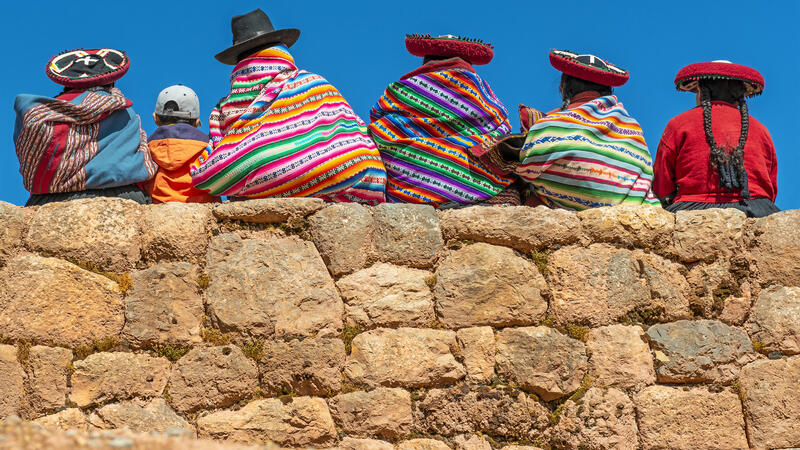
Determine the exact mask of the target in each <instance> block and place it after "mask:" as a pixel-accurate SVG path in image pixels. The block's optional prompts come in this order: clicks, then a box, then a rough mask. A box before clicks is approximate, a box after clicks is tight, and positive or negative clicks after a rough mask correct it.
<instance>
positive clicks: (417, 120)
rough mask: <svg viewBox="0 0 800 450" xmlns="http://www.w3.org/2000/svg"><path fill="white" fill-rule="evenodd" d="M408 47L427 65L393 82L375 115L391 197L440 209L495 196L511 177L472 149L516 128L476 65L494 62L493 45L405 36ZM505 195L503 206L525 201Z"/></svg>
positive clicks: (515, 194) (376, 135) (375, 132)
mask: <svg viewBox="0 0 800 450" xmlns="http://www.w3.org/2000/svg"><path fill="white" fill-rule="evenodd" d="M406 48H407V49H408V51H409V52H410V53H411V54H412V55H414V56H420V57H423V58H424V59H423V64H422V66H421V67H419V68H418V69H416V70H414V71H413V72H411V73H408V74H406V75H404V76H403V77H402V78H401V79H400V81H397V82H394V83H392V84H390V85H389V87H388V88H386V91H385V93H384V95H383V96H382V97H381V98H380V99H379V100H378V102H377V104H376V105H375V106H374V107H373V108H372V110H371V112H370V119H371V124H370V126H369V131H370V134H371V135H372V138H373V139H374V140H375V143H376V144H377V145H378V150H380V152H381V156H382V157H383V161H384V164H385V165H386V171H387V175H388V180H387V184H386V200H387V201H389V202H397V203H426V204H430V205H433V206H435V207H440V206H451V205H465V204H474V203H480V202H485V201H487V200H490V199H493V198H495V197H496V196H497V195H498V194H499V193H501V192H503V191H504V190H506V189H507V188H508V187H509V186H510V185H511V184H512V183H513V181H514V177H513V176H504V175H497V174H495V173H493V172H492V171H491V170H489V169H488V168H486V167H485V166H484V165H483V164H482V163H481V162H480V161H479V160H478V158H476V157H474V156H472V155H471V154H470V153H469V151H468V150H469V148H470V147H473V146H475V145H479V144H481V143H485V142H487V141H489V140H493V139H495V138H498V137H500V136H502V135H505V134H506V133H508V132H509V131H510V130H511V125H510V124H509V122H508V111H507V110H506V108H505V106H503V104H502V103H501V102H500V100H498V99H497V97H496V96H495V94H494V92H492V89H491V88H490V87H489V84H488V83H486V81H484V80H483V79H481V77H479V76H478V74H477V73H475V69H474V68H473V65H480V64H488V63H489V62H490V61H491V60H492V58H493V57H494V51H493V50H492V47H491V45H489V44H485V43H483V42H481V41H479V40H476V39H464V38H458V37H455V36H451V35H447V36H440V37H431V36H429V35H408V36H407V37H406ZM505 194H509V195H503V196H501V197H500V198H498V199H497V201H498V202H499V203H512V204H519V203H520V198H519V193H518V191H516V190H513V189H510V190H508V191H506V192H505Z"/></svg>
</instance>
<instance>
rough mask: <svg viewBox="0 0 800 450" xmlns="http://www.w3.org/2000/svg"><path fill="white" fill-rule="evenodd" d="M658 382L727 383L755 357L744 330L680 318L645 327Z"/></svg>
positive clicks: (714, 321)
mask: <svg viewBox="0 0 800 450" xmlns="http://www.w3.org/2000/svg"><path fill="white" fill-rule="evenodd" d="M647 334H648V335H649V336H650V342H651V344H650V345H651V346H652V348H653V350H654V351H655V355H656V374H657V376H658V381H659V382H662V383H705V382H715V383H729V382H731V381H733V380H734V379H735V378H736V376H737V375H738V374H739V369H741V367H742V366H744V365H745V364H748V363H750V362H752V361H753V360H755V359H756V357H757V354H756V353H755V351H754V350H753V344H752V343H751V342H750V339H749V338H748V337H747V333H745V332H744V331H743V330H741V329H739V328H734V327H731V326H728V325H725V324H724V323H722V322H718V321H716V320H680V321H677V322H673V323H662V324H658V325H653V326H652V327H650V328H649V329H648V330H647Z"/></svg>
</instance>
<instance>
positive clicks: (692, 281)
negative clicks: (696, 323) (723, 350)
mask: <svg viewBox="0 0 800 450" xmlns="http://www.w3.org/2000/svg"><path fill="white" fill-rule="evenodd" d="M740 260H741V259H740ZM741 261H742V262H744V260H741ZM739 270H740V269H739V268H738V267H736V266H734V265H732V264H731V261H729V260H727V259H718V260H716V261H714V262H712V263H699V264H696V265H695V266H694V267H692V269H691V270H690V271H689V273H688V274H687V276H686V281H687V282H688V283H689V285H690V286H691V289H690V296H689V303H690V305H691V309H692V311H694V313H695V314H696V315H700V316H702V317H705V318H708V319H714V318H717V317H721V316H722V312H723V311H724V309H725V308H726V307H728V303H729V302H731V301H735V300H736V298H735V297H734V296H742V297H746V298H747V299H748V307H749V299H750V291H749V289H750V285H749V283H747V282H744V283H741V284H740V282H739V280H737V272H739ZM731 313H732V311H731V310H730V309H729V311H728V314H731Z"/></svg>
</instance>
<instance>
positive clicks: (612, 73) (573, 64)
mask: <svg viewBox="0 0 800 450" xmlns="http://www.w3.org/2000/svg"><path fill="white" fill-rule="evenodd" d="M550 64H551V65H552V66H553V67H554V68H555V69H556V70H558V71H559V72H562V73H565V74H567V75H572V76H573V77H575V78H580V79H581V80H586V81H591V82H592V83H597V84H602V85H603V86H622V85H623V84H625V83H626V82H627V81H628V78H630V74H629V73H628V71H627V70H623V69H620V68H619V67H617V66H615V65H613V64H611V63H610V62H608V61H605V60H603V59H600V58H598V57H597V56H594V55H579V54H577V53H574V52H570V51H568V50H556V49H553V50H551V51H550Z"/></svg>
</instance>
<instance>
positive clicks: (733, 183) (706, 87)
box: [699, 80, 750, 199]
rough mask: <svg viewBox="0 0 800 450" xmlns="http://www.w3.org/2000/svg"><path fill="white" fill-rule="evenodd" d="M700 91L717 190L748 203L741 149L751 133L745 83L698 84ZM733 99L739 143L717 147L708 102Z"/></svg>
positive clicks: (717, 81)
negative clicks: (738, 120)
mask: <svg viewBox="0 0 800 450" xmlns="http://www.w3.org/2000/svg"><path fill="white" fill-rule="evenodd" d="M739 85H741V86H739ZM699 88H700V99H701V105H702V107H703V127H704V129H705V134H706V142H708V146H709V147H710V156H711V166H712V167H713V168H715V169H717V175H718V176H719V187H721V188H722V189H725V190H730V191H736V190H738V191H740V192H741V195H742V197H743V198H746V199H749V198H750V189H749V186H748V181H747V170H745V168H744V146H745V144H746V143H747V135H748V132H749V130H750V120H749V119H750V114H749V112H748V109H747V102H746V101H745V98H744V94H745V87H744V83H742V82H740V81H734V80H713V81H711V82H708V81H701V82H700V87H699ZM733 99H735V101H736V102H738V103H739V114H740V115H741V120H742V131H741V134H740V135H739V142H738V143H737V144H736V148H732V147H730V146H723V147H719V146H718V145H717V142H716V140H714V133H713V130H712V128H711V101H712V100H723V101H730V100H733ZM731 103H732V102H731Z"/></svg>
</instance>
